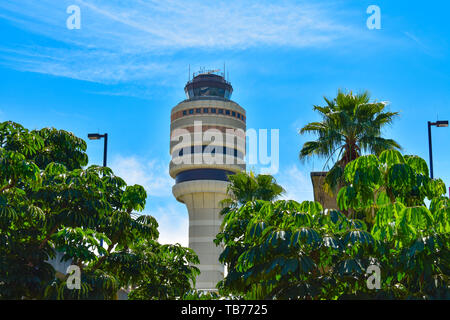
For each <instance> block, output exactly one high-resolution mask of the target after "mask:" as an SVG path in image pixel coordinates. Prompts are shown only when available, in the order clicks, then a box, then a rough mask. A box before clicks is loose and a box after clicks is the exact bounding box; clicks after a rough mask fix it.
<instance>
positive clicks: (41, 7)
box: [0, 0, 357, 83]
mask: <svg viewBox="0 0 450 320" xmlns="http://www.w3.org/2000/svg"><path fill="white" fill-rule="evenodd" d="M72 4H76V5H79V6H80V8H81V29H80V30H68V29H67V28H66V19H67V17H68V16H69V15H68V14H67V13H66V8H67V7H68V6H69V5H72ZM0 17H2V18H3V19H6V20H8V21H10V22H11V23H12V24H14V25H16V26H18V27H20V28H22V29H25V30H27V31H29V32H32V33H35V34H37V35H39V36H44V37H47V38H49V39H52V40H54V41H50V42H48V44H47V45H45V46H44V45H42V44H41V45H40V46H39V45H36V44H35V43H33V44H31V43H29V44H23V43H19V44H17V43H11V45H10V46H8V45H7V46H6V47H3V48H0V55H1V57H2V59H1V60H3V62H2V64H3V65H6V66H8V67H11V68H15V69H18V70H21V71H31V72H40V73H47V74H52V75H56V76H63V77H71V78H75V79H81V80H88V81H95V82H102V83H110V82H124V81H140V80H142V79H149V78H150V79H153V80H155V79H157V78H158V76H160V75H161V74H163V73H164V74H165V76H166V77H167V76H169V77H170V75H171V74H172V75H173V74H174V72H175V70H177V71H176V72H177V73H179V70H180V66H181V65H183V66H185V65H187V61H182V60H180V59H178V57H177V59H175V58H174V56H175V55H176V54H177V53H178V52H180V51H182V50H186V49H195V50H206V51H208V50H211V49H214V50H244V49H247V48H251V47H274V46H275V47H277V46H278V47H293V48H307V47H318V46H324V45H330V44H333V43H335V42H337V41H339V40H345V39H350V38H352V37H353V38H354V36H355V34H356V33H357V32H356V31H355V30H356V29H355V28H352V27H351V26H350V25H348V23H346V21H348V20H346V19H345V13H342V12H340V11H339V10H337V9H336V8H335V7H333V6H332V5H331V6H330V5H329V4H328V5H327V6H325V5H321V4H319V3H314V4H311V3H310V2H306V1H301V2H298V1H291V0H285V1H281V2H277V3H273V2H271V1H261V0H260V1H250V0H248V1H243V0H239V1H237V0H236V1H234V0H231V1H230V0H227V1H224V0H220V1H214V2H211V1H201V0H192V1H189V2H188V3H187V2H186V1H184V0H167V1H157V0H148V1H143V0H135V1H119V0H110V1H100V0H61V1H52V0H40V1H34V0H19V1H2V2H1V3H0ZM46 43H47V42H46ZM13 45H14V46H15V47H17V49H15V52H11V48H12V46H13Z"/></svg>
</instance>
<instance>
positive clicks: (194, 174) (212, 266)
mask: <svg viewBox="0 0 450 320" xmlns="http://www.w3.org/2000/svg"><path fill="white" fill-rule="evenodd" d="M184 91H185V93H186V96H187V99H186V100H184V101H182V102H180V103H179V104H178V105H176V106H175V107H174V108H173V109H172V112H171V125H170V131H171V141H170V154H171V156H172V160H171V162H170V170H169V173H170V175H171V177H172V178H174V179H175V185H174V186H173V188H172V193H173V195H174V196H175V198H176V199H177V200H178V201H180V202H182V203H184V204H185V205H186V207H187V209H188V213H189V247H190V248H192V249H193V250H194V251H195V252H196V253H197V255H198V257H199V259H200V264H199V265H198V267H199V269H200V271H201V274H200V275H199V276H198V278H197V282H196V287H197V289H215V287H216V284H217V282H218V281H220V280H222V279H223V276H224V267H223V265H222V264H221V263H220V262H219V260H218V258H219V255H220V253H221V252H222V248H220V247H217V246H216V245H215V244H214V242H213V240H214V239H215V237H216V234H217V233H218V232H219V227H220V225H221V223H222V217H221V216H220V214H219V212H220V210H221V209H222V207H221V205H220V201H221V200H223V199H225V198H227V186H228V184H229V182H228V175H230V174H234V173H236V172H239V171H241V170H245V161H244V156H245V130H246V119H247V116H246V112H245V110H244V109H243V108H242V107H241V106H239V105H238V104H237V103H236V102H234V101H232V100H230V98H231V94H232V92H233V87H232V86H231V83H229V82H228V81H226V80H225V78H224V74H222V75H221V74H217V70H216V71H208V72H200V73H197V74H195V73H194V75H193V79H192V80H190V81H188V83H187V84H186V86H185V88H184Z"/></svg>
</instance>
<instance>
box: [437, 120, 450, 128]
mask: <svg viewBox="0 0 450 320" xmlns="http://www.w3.org/2000/svg"><path fill="white" fill-rule="evenodd" d="M436 127H448V120H444V121H436Z"/></svg>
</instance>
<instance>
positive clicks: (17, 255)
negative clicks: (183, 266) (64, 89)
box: [0, 122, 193, 299]
mask: <svg viewBox="0 0 450 320" xmlns="http://www.w3.org/2000/svg"><path fill="white" fill-rule="evenodd" d="M85 151H86V143H85V142H84V141H83V140H82V139H80V138H78V137H76V136H74V135H73V134H72V133H69V132H66V131H63V130H56V129H47V128H46V129H42V130H33V131H29V130H27V129H25V128H24V127H22V126H21V125H19V124H17V123H14V122H3V123H0V298H1V299H44V298H47V299H83V298H89V299H112V298H115V295H116V292H117V290H118V289H119V288H120V287H123V286H129V285H130V284H135V283H137V282H138V281H142V279H144V278H145V276H146V272H147V271H148V270H149V268H148V267H147V268H144V267H143V268H140V267H139V266H143V263H142V262H141V260H140V259H141V257H142V254H141V253H139V252H134V251H133V250H132V249H131V248H133V246H135V244H136V243H139V241H148V242H149V243H151V242H152V241H153V242H155V241H156V239H157V237H158V231H157V226H158V224H157V222H156V220H155V219H154V218H153V217H151V216H148V215H141V216H139V217H138V218H136V219H134V218H133V217H132V215H131V214H132V212H135V211H142V210H143V209H144V206H145V202H146V198H147V195H146V192H145V190H144V189H143V187H141V186H139V185H134V186H127V185H126V183H125V182H124V181H123V180H122V179H121V178H120V177H117V176H115V175H114V173H113V172H112V170H111V169H109V168H103V167H99V166H90V167H88V168H83V167H84V166H85V165H86V164H87V161H88V158H87V155H86V153H85ZM100 240H103V241H104V242H105V243H106V248H103V247H102V246H100ZM154 248H155V250H156V251H157V253H155V255H156V256H165V257H166V258H165V259H170V257H174V256H171V255H170V254H169V253H167V252H165V251H164V250H161V249H157V248H158V247H157V246H156V244H155V245H154ZM180 250H181V249H180ZM58 252H59V253H61V254H62V260H63V261H71V263H72V264H75V265H77V266H78V267H79V268H80V270H81V285H82V288H81V290H69V289H68V288H67V286H66V282H67V276H61V277H55V270H54V268H53V267H52V265H51V264H50V263H49V260H50V259H52V258H55V257H56V254H57V253H58ZM164 252H165V253H164ZM177 259H179V257H177ZM192 259H193V257H192V253H189V256H188V260H192ZM145 261H147V260H145Z"/></svg>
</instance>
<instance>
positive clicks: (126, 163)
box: [110, 156, 174, 197]
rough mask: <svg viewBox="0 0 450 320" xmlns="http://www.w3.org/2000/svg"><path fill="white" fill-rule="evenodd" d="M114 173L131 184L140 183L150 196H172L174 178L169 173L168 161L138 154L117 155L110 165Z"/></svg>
mask: <svg viewBox="0 0 450 320" xmlns="http://www.w3.org/2000/svg"><path fill="white" fill-rule="evenodd" d="M110 167H111V169H112V170H113V171H114V174H116V175H117V176H119V177H121V178H122V179H124V180H125V182H126V183H127V184H129V185H133V184H139V185H141V186H143V187H144V188H145V190H146V191H147V195H148V196H156V197H171V196H172V185H173V184H174V182H173V179H172V178H171V177H170V175H169V168H168V167H169V166H168V162H167V163H163V162H162V161H161V160H156V159H151V160H148V159H147V160H145V159H141V158H138V157H136V156H128V157H123V156H116V157H115V158H114V159H113V160H112V162H111V165H110Z"/></svg>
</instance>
